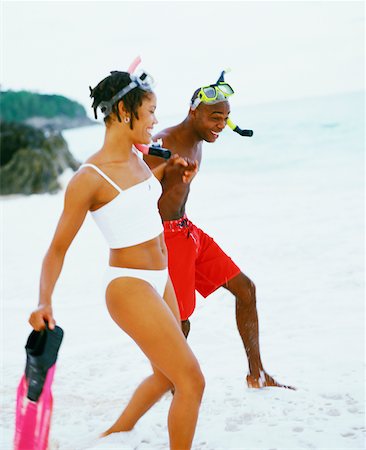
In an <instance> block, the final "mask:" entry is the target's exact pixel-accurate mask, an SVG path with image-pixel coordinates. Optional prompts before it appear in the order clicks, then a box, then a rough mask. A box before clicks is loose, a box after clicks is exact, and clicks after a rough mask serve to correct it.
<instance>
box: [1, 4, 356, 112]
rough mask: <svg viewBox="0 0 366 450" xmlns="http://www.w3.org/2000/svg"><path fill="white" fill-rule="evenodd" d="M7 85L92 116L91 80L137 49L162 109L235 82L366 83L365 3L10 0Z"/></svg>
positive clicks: (274, 88) (5, 15) (284, 91)
mask: <svg viewBox="0 0 366 450" xmlns="http://www.w3.org/2000/svg"><path fill="white" fill-rule="evenodd" d="M2 10H3V11H2V27H1V28H2V59H3V61H2V63H3V64H2V76H1V83H2V88H3V89H14V90H18V89H29V90H32V91H37V92H42V93H57V94H62V95H65V96H68V97H70V98H72V99H75V100H77V101H79V102H80V103H82V104H83V105H84V106H85V107H86V108H87V111H88V113H89V114H91V109H90V100H89V89H88V86H89V85H91V86H93V87H94V86H95V85H96V84H97V83H98V82H99V81H100V80H101V79H102V78H104V77H105V76H106V75H108V73H109V71H110V70H126V69H127V67H128V66H129V64H130V63H131V61H132V60H133V59H134V57H135V56H137V55H141V57H142V59H143V64H142V67H143V68H144V69H146V70H147V71H148V72H150V73H151V74H152V75H153V77H154V78H155V80H156V82H157V85H156V93H157V96H158V113H160V114H162V115H164V116H166V115H168V114H170V113H174V114H175V113H179V112H185V111H186V109H187V107H188V106H187V105H188V101H189V98H190V96H191V94H192V92H193V91H194V89H195V88H196V87H197V86H200V85H205V84H210V83H213V82H215V81H216V79H217V78H218V76H219V74H220V71H221V70H222V69H224V68H226V67H231V69H232V72H231V73H230V74H228V75H227V78H226V79H227V81H228V82H229V83H231V84H232V86H233V88H234V90H235V91H236V93H235V96H234V97H233V98H232V101H231V102H232V104H234V105H235V104H238V105H239V104H240V105H241V104H249V103H257V102H266V101H272V100H281V99H292V98H302V97H308V96H314V95H325V94H331V93H338V92H348V91H355V90H361V89H364V62H365V61H364V59H365V56H364V51H365V50H364V27H365V17H364V2H362V1H360V2H352V1H344V2H330V1H318V2H299V1H287V2H278V1H270V2H264V1H253V2H246V1H244V2H226V1H225V2H212V1H210V2H196V1H195V2H187V1H179V2H174V1H169V2H154V1H149V2H139V1H134V2H129V1H114V2H107V1H103V2H102V1H97V2H90V1H80V2H76V1H73V2H66V1H61V2H54V1H48V2H47V1H46V2H32V1H27V2H18V1H5V2H2Z"/></svg>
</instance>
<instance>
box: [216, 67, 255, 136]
mask: <svg viewBox="0 0 366 450" xmlns="http://www.w3.org/2000/svg"><path fill="white" fill-rule="evenodd" d="M228 72H230V69H226V70H223V71H222V72H221V74H220V76H219V78H218V79H217V81H216V84H219V83H224V82H225V73H228ZM226 123H227V125H228V127H229V128H231V129H232V130H233V131H235V133H238V134H240V136H247V137H252V136H253V130H242V129H241V128H239V127H238V126H237V125H235V123H234V122H233V121H232V120H231V119H230V118H229V119H227V122H226Z"/></svg>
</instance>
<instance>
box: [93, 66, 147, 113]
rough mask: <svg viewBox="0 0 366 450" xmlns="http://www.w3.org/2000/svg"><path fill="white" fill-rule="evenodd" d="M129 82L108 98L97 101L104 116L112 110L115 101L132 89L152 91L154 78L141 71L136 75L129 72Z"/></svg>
mask: <svg viewBox="0 0 366 450" xmlns="http://www.w3.org/2000/svg"><path fill="white" fill-rule="evenodd" d="M130 78H131V82H130V84H128V85H127V86H125V87H124V88H123V89H121V90H120V91H119V92H117V94H115V95H114V96H113V97H112V98H111V99H110V100H103V101H101V102H100V103H99V105H98V107H99V108H100V110H101V111H102V113H103V115H104V117H108V116H109V114H110V113H111V112H112V107H113V105H114V104H115V103H117V102H118V101H119V100H121V98H122V97H124V96H125V95H126V94H128V93H129V92H131V91H132V89H135V88H140V89H143V90H144V91H146V92H152V90H153V86H154V80H153V78H152V76H151V75H149V74H148V73H146V72H141V73H139V74H138V75H137V74H133V73H130Z"/></svg>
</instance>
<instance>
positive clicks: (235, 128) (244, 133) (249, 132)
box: [226, 118, 253, 137]
mask: <svg viewBox="0 0 366 450" xmlns="http://www.w3.org/2000/svg"><path fill="white" fill-rule="evenodd" d="M226 123H227V125H228V127H229V128H231V129H232V130H233V131H235V133H238V134H240V136H247V137H252V136H253V130H242V129H241V128H239V127H238V126H237V125H235V123H234V122H233V121H232V120H231V119H230V118H229V119H227V122H226Z"/></svg>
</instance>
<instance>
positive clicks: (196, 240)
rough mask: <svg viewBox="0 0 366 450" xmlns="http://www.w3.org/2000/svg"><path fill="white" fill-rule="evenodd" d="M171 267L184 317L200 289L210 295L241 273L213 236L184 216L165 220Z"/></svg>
mask: <svg viewBox="0 0 366 450" xmlns="http://www.w3.org/2000/svg"><path fill="white" fill-rule="evenodd" d="M164 236H165V243H166V246H167V248H168V268H169V274H170V278H171V279H172V282H173V286H174V290H175V294H176V296H177V300H178V305H179V310H180V315H181V319H182V320H187V319H188V317H190V316H191V315H192V313H193V311H194V309H195V306H196V290H197V291H198V292H199V293H200V294H201V295H202V296H203V297H207V296H208V295H210V294H212V292H214V291H215V290H216V289H218V288H219V287H220V286H223V285H225V284H226V283H227V282H228V281H229V280H231V279H232V278H234V277H235V276H236V275H238V273H240V269H239V267H238V266H237V265H236V264H235V263H234V262H233V261H232V259H231V258H230V257H229V256H228V255H227V254H226V253H224V251H223V250H221V248H220V247H219V246H218V245H217V244H216V242H215V241H214V240H213V239H212V237H210V236H208V235H207V234H206V233H205V232H203V231H202V230H201V229H199V228H197V227H196V226H195V225H194V224H193V223H192V222H191V221H190V220H188V219H187V218H186V217H183V218H181V219H178V220H170V221H166V222H164Z"/></svg>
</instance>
